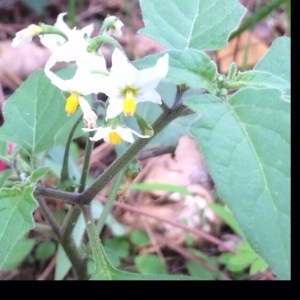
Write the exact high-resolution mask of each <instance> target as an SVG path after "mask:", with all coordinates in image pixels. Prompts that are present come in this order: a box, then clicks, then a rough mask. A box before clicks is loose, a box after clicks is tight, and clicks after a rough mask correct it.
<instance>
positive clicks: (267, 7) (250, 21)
mask: <svg viewBox="0 0 300 300" xmlns="http://www.w3.org/2000/svg"><path fill="white" fill-rule="evenodd" d="M286 1H287V0H273V1H271V2H269V3H267V4H264V5H262V6H261V7H260V8H259V9H258V10H257V11H255V12H254V14H253V15H252V16H251V17H248V18H247V19H246V20H245V21H244V22H243V23H242V24H241V26H240V27H239V28H238V29H237V30H236V31H234V32H233V33H231V35H230V37H229V41H230V40H232V39H233V38H235V37H236V36H239V35H240V34H241V33H242V32H243V31H245V30H247V29H249V28H251V27H252V26H253V25H254V24H256V23H257V22H259V21H261V20H262V19H264V18H265V17H266V16H267V15H268V14H269V13H270V12H271V11H272V10H273V9H275V8H277V7H279V6H280V5H281V4H283V3H284V2H286Z"/></svg>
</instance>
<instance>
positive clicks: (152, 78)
mask: <svg viewBox="0 0 300 300" xmlns="http://www.w3.org/2000/svg"><path fill="white" fill-rule="evenodd" d="M168 70H169V54H168V53H166V54H165V55H164V56H163V57H161V58H159V59H158V60H157V62H156V64H155V66H154V67H152V68H147V69H144V70H141V71H140V76H139V81H138V84H139V86H145V85H146V86H148V88H149V89H155V88H156V87H157V85H158V83H159V81H160V80H161V79H162V78H164V77H166V75H167V73H168Z"/></svg>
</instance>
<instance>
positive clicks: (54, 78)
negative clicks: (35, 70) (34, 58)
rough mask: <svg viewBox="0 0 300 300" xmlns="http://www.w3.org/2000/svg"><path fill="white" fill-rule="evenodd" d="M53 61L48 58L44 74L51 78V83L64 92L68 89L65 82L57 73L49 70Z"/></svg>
mask: <svg viewBox="0 0 300 300" xmlns="http://www.w3.org/2000/svg"><path fill="white" fill-rule="evenodd" d="M53 63H54V62H53V61H52V60H48V62H47V63H46V66H45V69H44V71H45V74H46V76H47V77H48V78H49V79H50V80H51V82H52V84H53V85H55V86H57V87H58V88H59V89H60V90H62V91H66V92H67V91H69V87H68V84H67V82H66V81H65V80H63V79H61V78H60V77H58V76H57V75H55V73H53V72H52V71H50V69H51V67H52V65H53Z"/></svg>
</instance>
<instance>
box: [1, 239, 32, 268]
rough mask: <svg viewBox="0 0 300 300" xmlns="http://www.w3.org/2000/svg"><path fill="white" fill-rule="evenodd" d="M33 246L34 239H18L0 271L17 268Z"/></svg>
mask: <svg viewBox="0 0 300 300" xmlns="http://www.w3.org/2000/svg"><path fill="white" fill-rule="evenodd" d="M33 246H34V239H28V238H23V239H22V238H21V239H19V240H18V241H17V243H16V244H15V246H14V247H13V249H12V250H11V252H10V253H9V255H8V257H7V259H6V260H5V262H4V264H3V265H2V267H1V270H12V269H16V268H18V267H19V266H20V264H21V263H22V262H23V261H24V260H25V259H26V257H27V256H28V255H29V253H30V252H31V250H32V248H33Z"/></svg>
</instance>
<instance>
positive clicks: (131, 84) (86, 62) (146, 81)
mask: <svg viewBox="0 0 300 300" xmlns="http://www.w3.org/2000/svg"><path fill="white" fill-rule="evenodd" d="M65 15H66V13H61V14H59V15H58V17H57V20H56V23H55V24H54V25H53V26H50V25H46V24H42V23H41V24H39V26H38V25H34V24H32V25H30V26H28V27H27V28H25V29H23V30H21V31H19V32H18V33H17V34H16V37H15V38H14V39H13V41H12V45H13V46H14V47H17V46H20V45H22V44H24V43H27V42H29V41H31V40H32V38H33V37H34V36H39V38H40V42H41V43H42V44H43V45H44V46H45V47H47V48H49V49H50V50H51V51H52V54H51V56H50V57H49V59H48V61H47V63H46V65H45V74H46V75H47V77H48V78H49V79H50V81H51V82H52V84H53V85H55V86H56V87H58V88H59V89H60V90H62V91H63V92H65V94H67V96H66V102H65V111H66V113H67V114H68V115H71V114H73V113H75V112H76V110H77V108H78V107H80V109H81V111H82V113H83V121H84V128H83V131H85V132H86V131H96V133H95V135H94V136H93V137H92V138H90V139H91V140H93V141H98V140H100V139H103V140H104V141H105V142H108V143H111V144H119V143H121V141H122V140H124V141H127V142H129V143H133V142H134V138H133V134H135V135H137V136H139V137H142V138H148V137H150V136H151V135H153V130H152V128H151V125H149V124H148V123H147V122H146V121H145V120H144V119H143V118H142V117H140V116H139V115H138V114H137V113H136V107H137V105H138V103H141V102H146V101H151V102H154V103H157V104H161V97H160V95H159V93H158V92H157V91H156V90H155V89H156V87H157V85H158V84H159V82H160V80H162V79H163V78H164V77H166V75H167V73H168V60H169V57H168V54H165V55H164V56H162V57H161V58H159V59H158V60H157V62H156V64H155V65H154V66H153V67H150V68H146V69H143V70H138V69H136V68H135V67H134V66H133V65H132V64H131V63H130V62H129V60H128V58H127V56H126V55H125V53H124V51H123V50H121V49H119V48H117V47H116V48H115V49H114V51H113V53H112V67H111V68H110V70H109V69H107V66H106V61H105V58H104V56H103V55H102V53H101V51H100V49H99V48H100V46H101V44H102V43H103V42H104V41H106V42H107V39H108V38H107V36H109V38H111V39H113V37H115V38H120V37H121V35H122V31H121V28H122V27H123V23H122V22H121V21H120V20H119V19H118V18H117V17H115V16H108V17H107V18H106V19H105V20H104V22H103V24H102V27H101V29H100V33H99V35H98V36H97V37H94V38H92V33H93V31H94V27H93V24H91V25H88V26H86V27H84V28H82V29H77V28H76V27H75V28H73V29H71V28H70V27H69V26H68V25H67V24H66V23H65V21H64V17H65ZM113 44H114V45H116V44H115V43H113ZM58 62H65V63H70V62H73V63H75V64H76V67H77V69H76V72H75V74H74V76H73V78H71V79H67V80H65V79H63V78H61V77H59V76H58V75H57V74H56V73H55V72H54V71H53V70H52V69H53V67H55V65H56V64H57V63H58ZM98 93H104V94H106V95H107V96H108V100H107V106H106V112H105V118H104V119H103V122H102V123H103V124H102V125H101V126H100V127H97V123H96V121H97V119H98V116H97V115H96V113H95V112H94V111H93V110H92V108H91V106H90V104H89V102H88V101H87V100H86V99H85V97H84V96H87V95H90V94H98ZM132 116H134V117H135V118H136V120H137V124H138V126H139V128H140V130H141V131H142V134H141V133H138V132H137V131H135V130H133V129H131V128H129V127H127V126H126V125H125V124H126V122H125V120H126V118H127V117H132ZM151 130H152V131H151Z"/></svg>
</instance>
